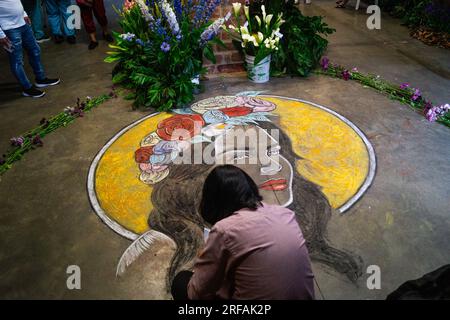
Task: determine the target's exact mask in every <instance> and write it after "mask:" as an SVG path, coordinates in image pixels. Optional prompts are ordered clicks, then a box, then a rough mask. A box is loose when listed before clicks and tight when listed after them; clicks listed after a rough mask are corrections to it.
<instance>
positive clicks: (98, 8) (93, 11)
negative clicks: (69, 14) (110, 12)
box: [80, 0, 108, 33]
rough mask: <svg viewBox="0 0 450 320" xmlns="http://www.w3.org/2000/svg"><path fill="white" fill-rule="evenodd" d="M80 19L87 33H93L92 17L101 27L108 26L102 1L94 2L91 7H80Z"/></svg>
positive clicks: (96, 0)
mask: <svg viewBox="0 0 450 320" xmlns="http://www.w3.org/2000/svg"><path fill="white" fill-rule="evenodd" d="M80 9H81V19H82V20H83V24H84V27H85V28H86V32H87V33H94V32H95V22H94V17H93V16H92V15H94V16H95V18H96V19H97V21H98V23H99V24H100V25H101V26H102V27H106V26H107V25H108V19H107V18H106V12H105V5H104V3H103V0H95V1H94V3H93V4H92V7H88V6H83V5H80Z"/></svg>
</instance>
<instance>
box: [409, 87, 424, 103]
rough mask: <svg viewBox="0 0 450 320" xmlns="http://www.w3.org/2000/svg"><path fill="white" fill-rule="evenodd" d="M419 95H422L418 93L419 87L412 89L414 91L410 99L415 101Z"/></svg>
mask: <svg viewBox="0 0 450 320" xmlns="http://www.w3.org/2000/svg"><path fill="white" fill-rule="evenodd" d="M421 96H422V94H421V93H420V90H419V89H414V93H413V95H412V97H411V99H412V100H413V101H417V100H418V99H419V98H420V97H421Z"/></svg>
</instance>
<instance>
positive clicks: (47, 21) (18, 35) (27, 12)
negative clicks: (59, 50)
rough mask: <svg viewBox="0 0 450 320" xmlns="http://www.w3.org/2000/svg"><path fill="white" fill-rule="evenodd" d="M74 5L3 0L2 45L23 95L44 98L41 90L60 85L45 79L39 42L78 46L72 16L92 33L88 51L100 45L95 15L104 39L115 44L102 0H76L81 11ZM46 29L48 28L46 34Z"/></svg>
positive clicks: (68, 0) (0, 13)
mask: <svg viewBox="0 0 450 320" xmlns="http://www.w3.org/2000/svg"><path fill="white" fill-rule="evenodd" d="M74 4H75V3H73V2H72V0H1V1H0V46H1V47H2V48H3V49H4V50H5V51H6V52H7V54H8V57H9V62H10V68H11V72H12V73H13V75H14V76H15V77H16V79H17V81H18V82H19V83H20V85H21V86H22V89H23V91H22V95H23V96H26V97H33V98H40V97H43V96H44V95H45V92H44V91H42V88H45V87H47V86H53V85H57V84H59V83H60V79H57V78H55V79H50V78H48V77H47V76H46V74H45V71H44V68H43V66H42V63H41V50H40V47H39V43H42V42H45V41H50V40H51V39H53V41H54V42H55V43H56V44H61V43H63V42H64V41H67V42H68V43H69V44H75V43H76V42H77V39H76V29H75V27H74V26H72V25H71V24H70V23H69V22H70V21H72V15H73V14H76V13H77V12H80V15H81V17H80V18H81V20H82V21H83V24H84V27H85V29H86V32H87V33H88V34H89V45H88V49H89V50H93V49H95V48H96V47H97V46H98V40H97V35H96V27H95V22H94V16H95V18H96V20H97V22H98V23H99V25H100V26H101V29H102V36H103V39H104V40H106V41H107V42H113V41H114V40H113V37H112V36H111V34H110V32H109V30H108V19H107V17H106V11H105V5H104V3H103V0H76V5H78V7H79V9H80V10H79V11H78V10H72V8H71V6H72V5H74ZM44 26H48V28H47V29H48V30H47V32H46V30H45V27H44ZM23 49H25V50H26V52H27V55H28V60H29V63H30V65H31V67H32V69H33V72H34V76H35V83H34V84H33V83H31V82H30V80H29V79H28V77H27V75H26V73H25V70H24V63H23Z"/></svg>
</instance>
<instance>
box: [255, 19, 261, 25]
mask: <svg viewBox="0 0 450 320" xmlns="http://www.w3.org/2000/svg"><path fill="white" fill-rule="evenodd" d="M255 19H256V22H258V26H259V27H261V18H260V17H258V16H255Z"/></svg>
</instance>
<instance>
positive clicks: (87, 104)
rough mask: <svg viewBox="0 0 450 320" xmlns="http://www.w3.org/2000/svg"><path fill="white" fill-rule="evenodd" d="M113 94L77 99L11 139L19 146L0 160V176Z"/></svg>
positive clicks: (15, 146) (15, 145)
mask: <svg viewBox="0 0 450 320" xmlns="http://www.w3.org/2000/svg"><path fill="white" fill-rule="evenodd" d="M115 96H116V94H115V92H111V93H110V94H109V95H100V96H98V97H95V98H87V99H86V100H85V101H80V100H79V99H78V101H77V104H76V106H74V107H67V108H66V109H65V110H64V111H63V112H60V113H59V114H57V115H55V116H53V117H51V118H49V119H48V120H47V119H45V118H44V119H42V120H41V122H40V125H39V126H37V127H35V128H34V129H32V130H30V131H28V132H25V133H23V134H21V135H20V136H18V137H16V138H13V139H12V140H18V139H20V141H21V142H20V144H18V143H15V144H14V145H12V146H11V148H10V149H9V150H8V151H7V152H6V153H5V154H4V155H3V156H2V157H1V158H0V176H1V175H3V174H4V173H5V172H6V171H8V170H9V169H11V168H12V166H13V164H14V163H15V162H16V161H19V160H21V159H22V158H23V156H24V155H25V153H27V152H29V151H31V150H34V149H36V148H38V147H42V146H43V141H42V140H41V139H43V138H44V137H45V136H47V135H48V134H50V133H52V132H53V131H55V130H57V129H59V128H62V127H66V126H67V125H68V124H70V123H72V122H73V121H75V119H77V118H80V117H83V115H84V114H85V113H86V112H89V111H90V110H91V109H93V108H95V107H97V106H99V105H100V104H102V103H103V102H105V101H107V100H109V99H111V98H112V97H115Z"/></svg>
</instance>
